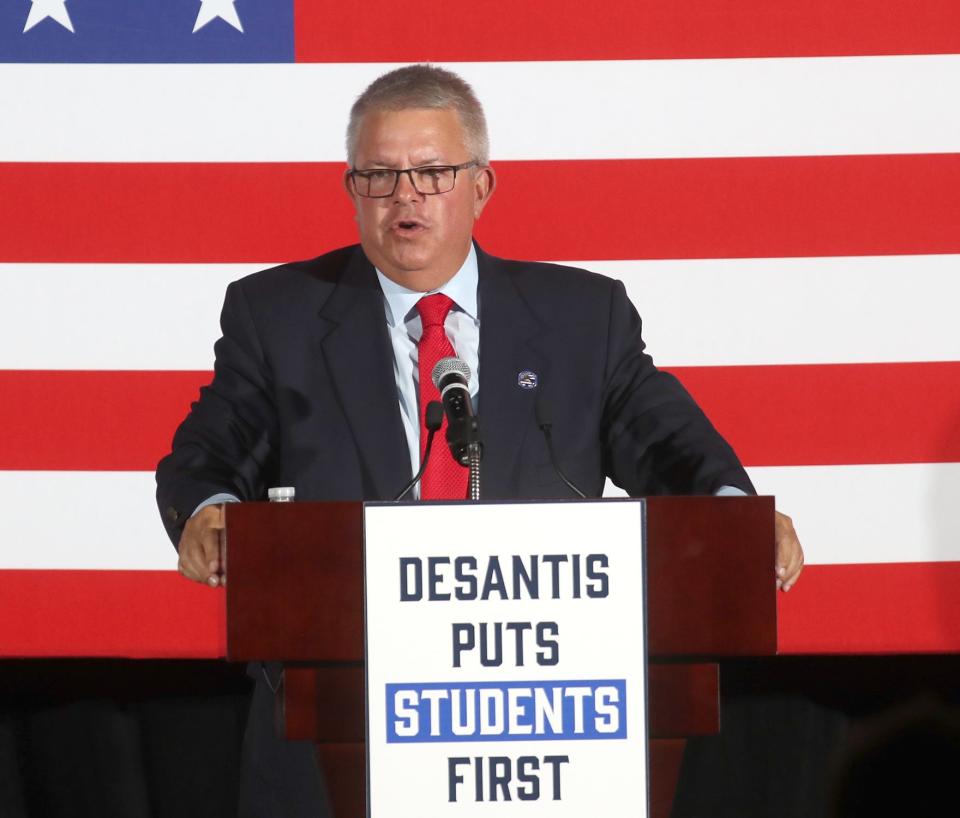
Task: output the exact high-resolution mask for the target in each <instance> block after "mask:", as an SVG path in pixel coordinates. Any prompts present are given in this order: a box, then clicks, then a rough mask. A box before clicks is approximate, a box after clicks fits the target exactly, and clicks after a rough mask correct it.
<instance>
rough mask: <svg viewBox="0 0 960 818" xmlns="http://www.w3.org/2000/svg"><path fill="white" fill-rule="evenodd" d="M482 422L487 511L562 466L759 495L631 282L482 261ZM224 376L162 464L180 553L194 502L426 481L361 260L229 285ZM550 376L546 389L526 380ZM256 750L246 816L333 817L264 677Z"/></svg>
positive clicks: (161, 484) (255, 711) (162, 501)
mask: <svg viewBox="0 0 960 818" xmlns="http://www.w3.org/2000/svg"><path fill="white" fill-rule="evenodd" d="M477 257H478V266H479V310H480V394H479V398H478V407H479V408H478V415H479V417H480V424H481V431H482V436H483V441H484V459H483V472H482V492H483V496H484V497H485V498H486V499H508V498H557V497H570V496H571V492H570V490H569V489H568V488H567V487H566V486H565V485H564V484H563V483H562V482H561V480H560V478H559V477H558V476H557V474H556V472H555V470H554V468H553V467H552V465H551V463H550V456H549V453H548V450H547V447H546V442H545V439H544V436H543V433H542V431H541V430H540V428H539V425H538V422H537V411H536V402H537V401H539V402H540V406H539V415H540V418H541V420H547V421H549V422H550V423H551V424H552V427H553V437H554V442H555V449H556V454H557V458H558V460H559V462H560V465H561V467H562V468H563V470H564V471H565V472H566V473H567V474H568V476H569V477H570V478H571V479H572V480H573V482H574V483H576V484H577V485H578V486H580V487H581V488H582V489H583V490H584V491H585V492H586V493H587V494H589V495H599V494H600V493H601V492H602V490H603V484H604V478H605V476H606V475H609V476H611V477H612V478H613V480H614V481H615V482H616V483H617V484H618V485H620V486H621V487H622V488H624V489H626V490H627V491H628V492H629V493H630V494H632V495H647V494H664V493H675V494H707V493H713V492H714V491H716V490H717V489H718V488H720V487H721V486H723V485H732V486H738V487H740V488H742V489H743V490H744V491H747V492H750V493H752V491H753V487H752V486H751V484H750V481H749V479H748V478H747V475H746V473H745V472H744V471H743V469H742V468H741V466H740V463H739V462H738V461H737V458H736V456H735V455H734V453H733V451H732V450H731V449H730V447H729V446H728V445H727V444H726V442H725V441H724V440H723V439H722V438H721V437H720V435H719V434H718V433H717V432H716V430H715V429H714V428H713V426H711V425H710V422H709V421H708V420H707V419H706V417H705V416H704V415H703V413H702V412H701V411H700V409H699V408H698V407H697V405H696V404H695V403H694V402H693V400H692V399H691V398H690V396H689V395H688V394H687V392H686V391H685V390H684V389H683V387H682V386H681V385H680V384H679V383H678V382H677V380H676V379H675V378H674V377H673V376H671V375H669V374H667V373H664V372H660V371H659V370H657V369H656V368H655V367H654V365H653V363H652V361H651V359H650V357H649V356H648V355H646V354H645V353H644V344H643V341H642V339H641V333H640V329H641V327H640V317H639V316H638V315H637V312H636V310H635V309H634V308H633V305H632V304H631V303H630V301H629V300H628V299H627V295H626V291H625V290H624V287H623V285H622V284H621V283H620V282H617V281H613V280H611V279H608V278H604V277H602V276H598V275H594V274H592V273H587V272H585V271H583V270H576V269H573V268H569V267H560V266H556V265H550V264H533V263H529V262H519V261H505V260H503V259H497V258H494V257H492V256H489V255H487V254H486V253H484V252H482V251H481V250H480V249H479V248H477ZM221 323H222V329H223V337H222V338H221V339H220V340H219V341H218V342H217V344H216V364H215V372H214V379H213V382H212V383H211V384H210V386H208V387H206V388H204V389H203V390H201V395H200V399H199V400H198V401H197V402H196V403H194V404H193V406H192V408H191V411H190V414H189V415H188V417H187V418H186V420H184V422H183V423H182V424H181V426H180V428H179V429H178V430H177V432H176V435H175V437H174V441H173V451H172V453H171V454H170V455H168V456H167V457H166V458H164V459H163V461H162V462H161V463H160V465H159V467H158V469H157V500H158V503H159V506H160V509H161V512H162V516H163V519H164V524H165V525H166V527H167V531H168V533H169V535H170V537H171V539H172V540H173V542H174V543H175V544H176V543H177V542H178V541H179V538H180V533H181V529H182V526H183V523H184V521H185V520H186V519H187V518H188V517H189V515H190V514H191V513H192V511H193V509H194V508H196V506H197V505H198V504H199V503H200V502H202V501H203V500H205V499H206V498H208V497H210V496H212V495H214V494H218V493H220V492H230V493H232V494H234V495H236V496H237V497H239V498H240V499H242V500H258V499H264V498H265V496H266V490H267V488H268V487H270V486H295V487H296V491H297V494H296V497H297V500H360V499H388V498H390V497H393V496H394V495H396V493H397V492H398V491H399V490H400V489H401V488H402V487H403V486H404V484H405V483H406V482H407V481H408V480H409V478H410V476H411V475H410V459H409V453H408V449H407V445H406V441H405V438H404V431H403V427H402V425H401V420H400V411H399V406H398V397H397V388H396V382H395V378H394V373H393V351H392V348H391V345H390V341H389V338H388V335H387V325H386V318H385V313H384V303H383V294H382V292H381V290H380V286H379V283H378V281H377V278H376V274H375V271H374V269H373V267H372V266H371V264H370V263H369V261H367V259H366V257H365V256H364V254H363V252H362V250H361V249H360V248H359V247H346V248H343V249H340V250H336V251H334V252H332V253H328V254H326V255H324V256H321V257H319V258H317V259H314V260H312V261H306V262H300V263H296V264H287V265H284V266H282V267H277V268H275V269H272V270H266V271H264V272H261V273H256V274H255V275H252V276H248V277H247V278H244V279H242V280H241V281H238V282H235V283H233V284H231V285H230V287H229V288H228V290H227V295H226V301H225V303H224V307H223V315H222V318H221ZM527 370H529V371H532V372H535V373H536V374H537V376H538V385H537V387H536V388H535V389H529V390H528V389H521V388H520V386H519V385H518V382H517V380H518V378H517V376H518V374H519V373H520V372H523V371H527ZM255 670H256V671H257V672H256V673H255V674H254V675H255V677H256V678H257V685H256V688H255V691H254V696H253V703H252V706H251V711H250V719H249V721H248V726H247V732H246V735H245V739H244V742H245V744H244V760H243V773H242V794H241V801H240V815H241V816H262V815H283V816H297V817H298V818H299V816H313V817H314V818H316V816H318V815H326V814H328V813H327V812H326V807H325V804H324V802H325V800H326V799H325V795H324V789H323V783H322V777H321V775H320V774H319V772H318V770H317V767H316V762H315V758H314V755H313V752H312V748H311V747H310V746H309V745H307V744H305V743H303V742H300V743H297V742H283V741H280V740H279V739H278V738H277V737H276V735H275V732H274V729H273V713H274V701H273V698H274V697H273V694H272V692H271V688H272V687H274V686H275V682H276V681H277V680H276V679H274V684H271V685H267V684H266V683H265V682H264V678H263V676H262V675H261V673H260V672H259V671H260V669H259V668H255Z"/></svg>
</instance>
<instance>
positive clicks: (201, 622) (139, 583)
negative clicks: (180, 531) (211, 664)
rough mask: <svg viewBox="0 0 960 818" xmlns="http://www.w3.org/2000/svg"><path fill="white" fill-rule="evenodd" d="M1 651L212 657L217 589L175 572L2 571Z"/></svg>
mask: <svg viewBox="0 0 960 818" xmlns="http://www.w3.org/2000/svg"><path fill="white" fill-rule="evenodd" d="M0 600H2V602H0V607H2V609H3V616H0V656H3V657H14V656H23V657H29V656H126V657H132V658H150V657H171V658H177V657H182V658H191V659H196V658H210V657H219V656H223V655H224V654H225V652H226V639H227V636H226V634H227V631H226V607H225V597H224V595H223V593H222V592H221V591H216V590H213V589H210V588H205V587H203V586H200V585H197V584H196V583H193V582H188V581H187V580H185V579H183V578H182V577H181V576H179V575H178V574H176V573H175V572H172V571H0Z"/></svg>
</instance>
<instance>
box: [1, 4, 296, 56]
mask: <svg viewBox="0 0 960 818" xmlns="http://www.w3.org/2000/svg"><path fill="white" fill-rule="evenodd" d="M293 38H294V31H293V0H5V2H3V3H0V62H7V63H23V62H29V63H205V62H211V63H218V62H225V63H257V62H293V58H294V50H293Z"/></svg>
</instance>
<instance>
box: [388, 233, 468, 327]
mask: <svg viewBox="0 0 960 818" xmlns="http://www.w3.org/2000/svg"><path fill="white" fill-rule="evenodd" d="M377 278H378V279H379V280H380V289H381V290H383V299H384V301H385V302H386V304H387V310H386V312H387V323H388V324H389V325H390V326H391V327H395V326H397V324H400V323H403V322H405V321H406V320H407V316H408V315H409V314H410V311H411V310H412V309H413V308H414V307H415V306H416V305H417V302H418V301H419V300H420V299H421V298H423V296H425V295H430V294H432V293H443V294H444V295H446V296H447V297H448V298H450V300H451V301H453V303H454V304H456V305H457V308H458V309H459V310H460V311H461V312H465V313H466V314H467V315H469V316H470V317H471V318H473V319H474V320H476V318H477V286H478V284H479V281H480V274H479V272H478V271H477V250H476V248H475V247H474V246H473V242H470V252H469V253H467V257H466V258H465V259H464V261H463V265H462V266H461V267H460V269H459V270H457V272H456V275H454V276H453V278H451V279H450V280H449V281H448V282H447V283H446V284H444V285H443V286H442V287H439V288H438V289H436V290H430V292H428V293H421V292H418V291H417V290H409V289H407V288H406V287H404V286H403V285H402V284H398V283H397V282H396V281H393V280H392V279H389V278H387V277H386V276H385V275H384V274H383V273H381V272H380V271H379V270H377Z"/></svg>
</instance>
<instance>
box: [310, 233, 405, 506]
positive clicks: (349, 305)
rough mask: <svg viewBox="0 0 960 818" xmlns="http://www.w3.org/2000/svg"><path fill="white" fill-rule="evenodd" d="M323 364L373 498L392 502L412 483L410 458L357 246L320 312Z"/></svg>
mask: <svg viewBox="0 0 960 818" xmlns="http://www.w3.org/2000/svg"><path fill="white" fill-rule="evenodd" d="M320 320H321V322H323V323H324V324H325V325H326V331H325V332H324V334H323V337H322V339H321V342H320V344H321V349H322V354H323V358H324V361H325V362H326V365H327V368H328V371H329V372H330V376H331V378H332V380H333V383H334V388H335V389H336V391H337V394H338V397H339V399H340V404H341V406H342V407H343V409H344V412H345V414H346V417H347V422H348V423H349V425H350V429H351V431H352V433H353V436H354V439H355V441H356V445H357V449H358V451H359V453H360V457H361V459H362V461H363V463H364V465H365V466H366V471H367V473H369V474H370V475H371V478H372V480H371V482H372V484H373V487H374V491H375V493H376V494H375V496H376V497H379V498H390V497H392V496H393V495H394V494H395V493H396V492H398V491H399V490H400V489H401V488H402V487H403V484H404V483H405V482H406V481H407V480H409V479H410V455H409V453H408V451H407V446H406V437H405V435H404V431H403V423H402V422H401V419H400V410H399V406H398V402H397V387H396V378H395V377H394V372H393V363H392V361H393V352H392V349H391V346H390V338H389V335H388V334H387V324H386V318H385V316H384V311H383V292H382V291H381V289H380V286H379V283H378V282H377V277H376V272H375V271H374V269H373V266H372V265H371V264H370V262H369V261H367V258H366V256H365V255H364V254H363V251H362V250H361V249H360V248H359V247H358V248H357V249H356V250H355V252H354V253H353V255H352V256H351V259H350V261H349V262H348V264H347V267H346V269H345V270H344V273H343V276H342V278H341V280H340V283H339V284H338V286H337V288H336V289H335V290H334V292H333V294H332V295H331V296H330V298H329V299H328V300H327V302H326V303H325V304H324V305H323V307H322V309H321V311H320Z"/></svg>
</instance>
